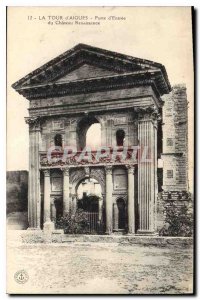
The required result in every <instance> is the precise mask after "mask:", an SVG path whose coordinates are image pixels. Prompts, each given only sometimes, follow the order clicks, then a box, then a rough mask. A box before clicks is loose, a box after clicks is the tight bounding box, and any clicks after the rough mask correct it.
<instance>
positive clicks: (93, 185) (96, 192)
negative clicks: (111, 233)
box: [76, 177, 103, 234]
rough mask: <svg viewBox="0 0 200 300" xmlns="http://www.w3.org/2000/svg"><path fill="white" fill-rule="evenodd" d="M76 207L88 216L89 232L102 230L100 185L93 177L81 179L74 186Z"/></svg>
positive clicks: (95, 232)
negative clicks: (75, 186)
mask: <svg viewBox="0 0 200 300" xmlns="http://www.w3.org/2000/svg"><path fill="white" fill-rule="evenodd" d="M76 198H77V209H79V210H82V211H84V213H85V215H86V216H87V218H88V231H89V233H91V234H97V233H101V232H102V230H103V221H102V215H103V214H102V210H103V198H102V190H101V185H100V184H99V183H98V181H97V180H96V179H94V178H90V177H89V178H84V179H82V180H81V181H80V182H79V183H78V185H77V188H76Z"/></svg>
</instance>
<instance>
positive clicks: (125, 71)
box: [6, 6, 194, 295]
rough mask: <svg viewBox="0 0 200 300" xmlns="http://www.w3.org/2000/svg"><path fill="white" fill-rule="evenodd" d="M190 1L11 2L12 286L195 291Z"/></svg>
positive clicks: (26, 290) (23, 290) (20, 290)
mask: <svg viewBox="0 0 200 300" xmlns="http://www.w3.org/2000/svg"><path fill="white" fill-rule="evenodd" d="M193 18H194V11H193V8H192V7H189V6H188V7H181V6H180V7H172V6H171V7H170V6H169V7H150V6H149V7H139V6H138V7H125V6H124V7H123V6H121V7H118V6H113V7H109V6H104V7H100V6H99V7H73V6H68V7H67V6H65V7H64V6H63V7H59V6H57V7H56V6H55V7H50V6H46V7H42V6H41V7H40V6H35V7H31V6H29V7H28V6H19V7H17V6H16V7H14V6H13V7H11V6H8V7H7V162H6V164H7V167H6V168H7V170H6V239H7V248H6V252H7V266H6V270H7V275H6V278H7V293H8V294H56V295H59V294H66V295H67V294H68V295H88V294H90V295H102V294H104V295H193V294H194V239H193V235H194V157H193V155H194V66H193V27H192V24H193V21H194V20H193Z"/></svg>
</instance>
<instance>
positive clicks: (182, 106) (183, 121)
mask: <svg viewBox="0 0 200 300" xmlns="http://www.w3.org/2000/svg"><path fill="white" fill-rule="evenodd" d="M163 101H164V106H163V125H162V129H163V153H162V155H161V157H162V161H163V186H162V191H160V193H159V194H158V200H157V228H158V230H159V229H161V228H162V226H163V224H164V220H165V215H164V207H166V205H168V204H169V203H170V202H171V201H173V202H174V203H175V205H176V207H178V208H180V207H181V206H182V205H184V204H186V205H188V206H191V201H189V200H188V199H190V197H188V102H187V94H186V87H185V85H175V86H174V87H173V89H172V92H171V93H170V94H168V95H165V96H163Z"/></svg>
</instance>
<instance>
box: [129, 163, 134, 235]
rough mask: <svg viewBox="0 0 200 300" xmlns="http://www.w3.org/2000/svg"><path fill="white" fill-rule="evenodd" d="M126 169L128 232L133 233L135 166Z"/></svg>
mask: <svg viewBox="0 0 200 300" xmlns="http://www.w3.org/2000/svg"><path fill="white" fill-rule="evenodd" d="M127 169H128V233H129V234H135V194H134V190H135V176H134V175H135V167H134V166H127Z"/></svg>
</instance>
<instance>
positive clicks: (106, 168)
mask: <svg viewBox="0 0 200 300" xmlns="http://www.w3.org/2000/svg"><path fill="white" fill-rule="evenodd" d="M105 171H106V175H109V174H110V175H112V166H106V167H105Z"/></svg>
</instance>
